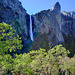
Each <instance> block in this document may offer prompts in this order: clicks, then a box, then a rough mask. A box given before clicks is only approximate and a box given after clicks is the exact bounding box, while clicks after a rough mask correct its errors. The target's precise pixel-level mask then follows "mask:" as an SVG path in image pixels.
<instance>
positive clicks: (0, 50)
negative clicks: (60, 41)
mask: <svg viewBox="0 0 75 75" xmlns="http://www.w3.org/2000/svg"><path fill="white" fill-rule="evenodd" d="M21 42H22V41H21V38H19V36H18V35H16V34H15V30H13V29H12V27H11V26H10V25H7V24H6V23H0V75H59V74H60V72H61V73H62V72H64V73H65V75H69V74H75V57H73V58H69V57H68V54H70V52H69V51H68V50H66V49H65V48H64V47H63V46H62V45H57V46H55V47H53V48H52V49H50V50H49V51H48V52H47V50H45V49H41V48H40V49H39V50H35V51H30V52H29V53H24V54H20V55H17V54H16V55H15V54H14V57H12V56H11V55H10V54H8V51H10V52H12V51H16V50H17V49H21V48H22V45H21ZM44 45H45V43H44ZM59 70H60V71H59ZM62 75H63V73H62Z"/></svg>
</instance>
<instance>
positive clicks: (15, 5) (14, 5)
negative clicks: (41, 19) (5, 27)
mask: <svg viewBox="0 0 75 75" xmlns="http://www.w3.org/2000/svg"><path fill="white" fill-rule="evenodd" d="M26 16H27V13H26V10H25V9H24V8H23V7H22V5H21V3H20V2H19V1H18V0H0V22H6V23H7V24H10V25H11V26H12V27H14V28H15V29H16V31H17V33H18V34H19V35H24V36H26V35H28V33H27V31H28V30H27V24H26Z"/></svg>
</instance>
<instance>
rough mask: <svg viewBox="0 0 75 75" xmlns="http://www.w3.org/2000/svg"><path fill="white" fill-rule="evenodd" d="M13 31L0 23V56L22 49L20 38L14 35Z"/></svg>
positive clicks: (8, 26)
mask: <svg viewBox="0 0 75 75" xmlns="http://www.w3.org/2000/svg"><path fill="white" fill-rule="evenodd" d="M15 32H16V31H15V30H13V29H12V27H11V26H10V25H8V24H6V23H0V54H1V55H3V54H5V52H8V51H10V52H12V51H15V50H18V49H21V48H22V44H21V42H22V41H21V38H20V37H19V35H17V34H15Z"/></svg>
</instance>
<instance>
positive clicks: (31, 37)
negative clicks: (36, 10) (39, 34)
mask: <svg viewBox="0 0 75 75" xmlns="http://www.w3.org/2000/svg"><path fill="white" fill-rule="evenodd" d="M30 39H31V40H32V41H34V39H33V31H32V18H31V15H30Z"/></svg>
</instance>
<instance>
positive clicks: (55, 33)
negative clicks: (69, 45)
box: [33, 2, 64, 45]
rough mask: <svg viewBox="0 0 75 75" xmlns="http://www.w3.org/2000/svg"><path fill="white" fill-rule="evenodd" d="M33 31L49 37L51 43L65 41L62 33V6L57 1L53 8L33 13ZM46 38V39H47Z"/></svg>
mask: <svg viewBox="0 0 75 75" xmlns="http://www.w3.org/2000/svg"><path fill="white" fill-rule="evenodd" d="M33 18H34V29H33V32H34V33H37V34H40V35H41V36H42V35H44V34H45V35H46V36H47V37H48V41H49V45H57V44H58V43H60V42H64V38H63V36H62V33H61V7H60V4H59V3H58V2H57V3H56V4H55V5H54V6H53V7H52V9H51V10H43V11H41V12H39V13H38V14H35V15H33ZM45 40H46V39H45Z"/></svg>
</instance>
